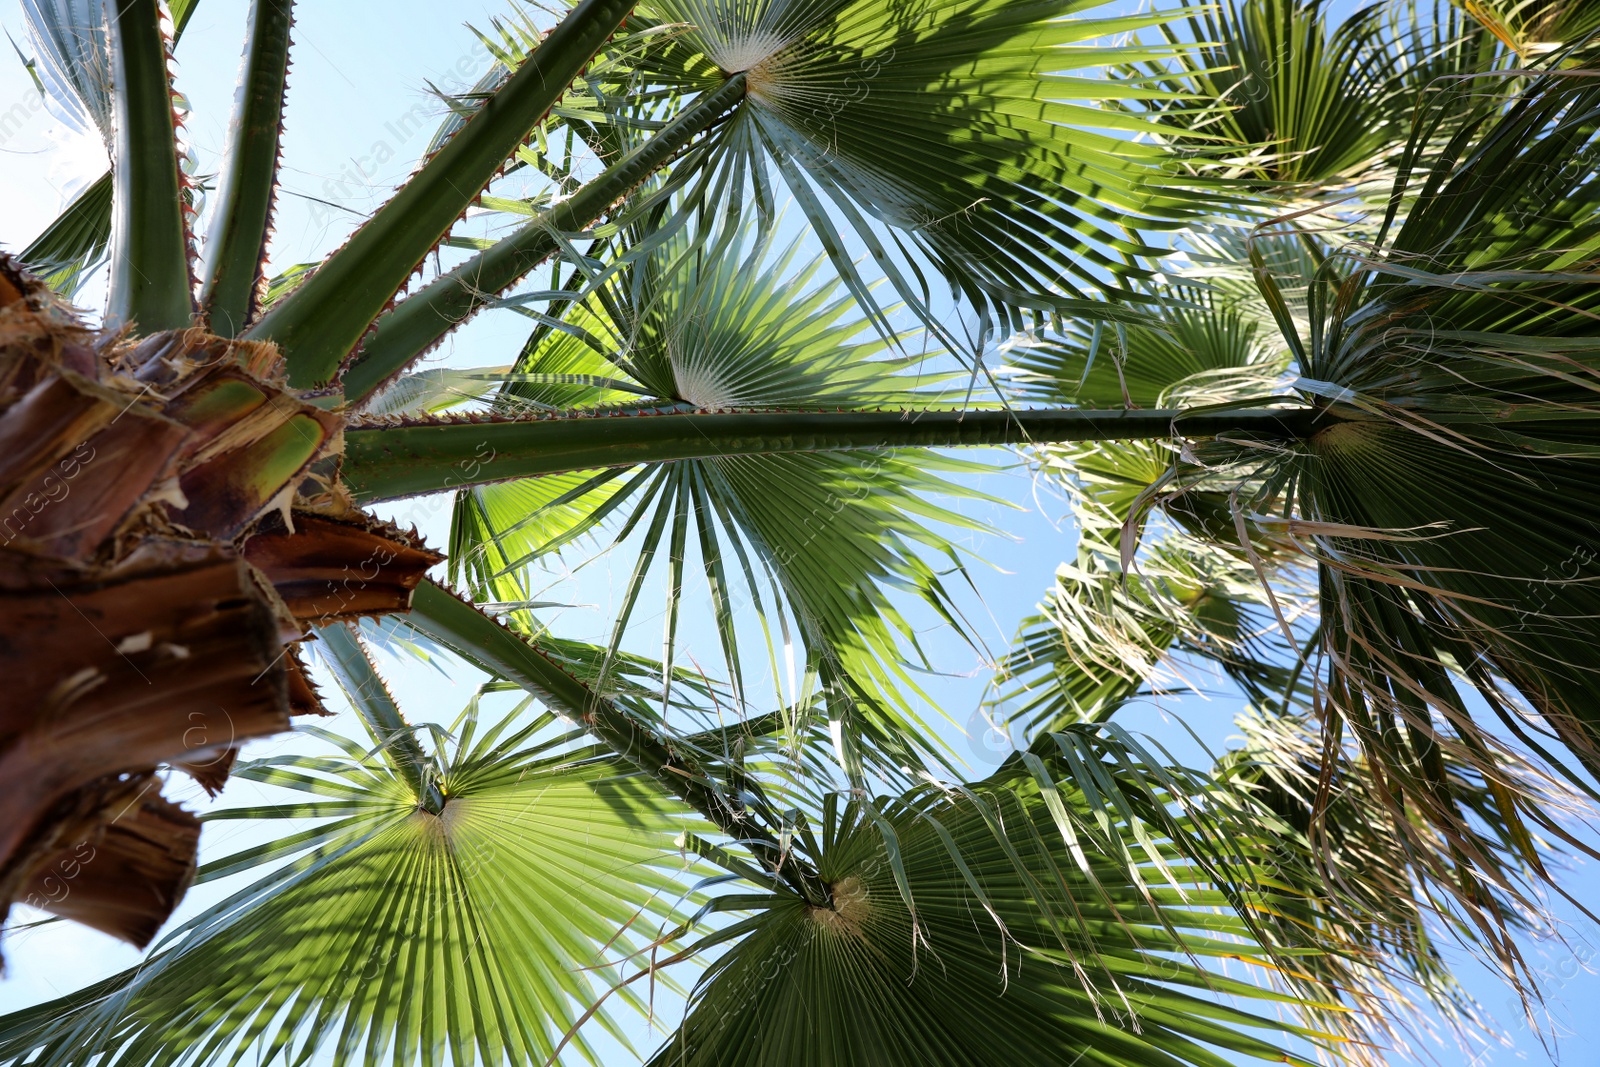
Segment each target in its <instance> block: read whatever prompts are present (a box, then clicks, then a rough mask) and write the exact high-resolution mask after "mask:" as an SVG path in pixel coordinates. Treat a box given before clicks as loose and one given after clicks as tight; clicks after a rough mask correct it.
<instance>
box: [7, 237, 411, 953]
mask: <svg viewBox="0 0 1600 1067" xmlns="http://www.w3.org/2000/svg"><path fill="white" fill-rule="evenodd" d="M91 342H92V339H91V338H90V337H89V336H88V335H87V333H86V332H85V331H84V330H83V329H82V328H81V327H80V326H79V325H78V324H77V323H76V321H75V320H74V319H73V318H72V316H71V314H70V312H69V311H68V310H67V309H65V308H64V307H63V306H62V305H60V304H59V303H58V302H57V301H56V300H55V298H54V297H53V296H52V295H51V294H49V293H48V292H47V291H45V290H44V289H43V287H42V286H40V285H39V284H38V283H37V282H35V281H34V280H32V279H30V278H28V277H27V276H25V275H23V274H21V273H19V272H18V271H16V270H15V269H13V268H12V267H11V265H10V263H9V261H7V260H6V259H5V257H4V256H3V255H0V674H3V676H4V677H5V678H6V679H7V684H6V687H5V689H4V690H3V692H0V918H3V916H4V914H5V910H6V908H7V907H8V906H9V903H10V902H11V901H14V900H26V901H29V902H31V903H35V904H37V905H38V906H40V907H43V908H45V909H46V910H49V911H53V912H54V913H55V914H58V915H62V916H64V917H66V918H70V919H74V920H76V921H79V922H82V923H85V924H87V925H89V926H92V927H94V928H95V929H98V930H103V931H105V932H106V933H109V934H112V935H113V936H116V937H120V938H123V939H124V940H128V941H132V942H133V943H134V944H137V945H140V946H143V945H145V944H147V943H148V942H149V940H150V938H151V937H153V936H154V934H155V932H156V931H157V929H159V927H160V926H161V924H162V923H163V922H164V921H165V920H166V917H167V916H168V914H170V912H171V909H172V908H173V907H174V906H176V904H177V903H178V901H179V900H180V899H181V898H182V895H183V892H184V889H185V888H186V887H187V885H188V882H189V879H190V877H191V876H192V874H193V870H194V862H195V848H196V844H197V842H198V838H199V824H198V822H197V821H196V820H195V819H194V817H193V816H191V815H188V814H187V813H185V812H183V811H181V810H180V809H178V808H177V807H176V806H175V805H173V804H171V803H170V802H168V801H166V800H164V799H163V798H162V797H161V795H160V789H159V779H158V778H156V777H155V773H156V770H157V768H159V767H161V766H172V767H175V768H177V769H180V770H184V771H186V772H187V773H189V774H190V775H191V776H192V777H193V778H194V779H195V780H196V781H197V782H199V783H200V784H201V786H203V787H204V788H205V789H206V790H207V791H208V792H211V793H215V792H216V791H217V790H219V789H221V788H222V786H223V783H224V782H225V781H226V779H227V777H228V774H229V772H230V770H231V769H232V766H233V763H234V760H235V759H236V758H237V755H238V752H239V748H240V746H241V745H242V744H244V743H245V742H247V741H249V740H251V739H252V738H257V737H263V736H266V735H269V734H273V733H277V732H279V731H282V730H284V729H286V728H287V727H288V725H289V716H290V715H291V714H325V712H324V710H323V708H322V703H321V700H320V698H319V696H318V694H317V692H316V689H315V687H314V686H313V685H312V684H311V681H310V678H309V676H308V675H307V673H306V670H305V666H304V664H303V663H302V662H301V660H300V659H299V656H298V653H297V651H296V648H295V645H296V643H297V642H299V641H300V640H301V639H303V638H304V637H305V635H306V634H307V632H308V631H309V628H310V624H311V623H312V622H313V621H318V622H320V621H323V620H327V619H333V618H357V617H360V616H363V615H372V614H384V613H388V612H394V611H405V610H408V609H409V608H410V604H411V593H412V591H413V590H414V589H415V588H416V586H417V584H418V583H419V582H420V581H421V580H422V577H423V574H424V572H425V571H426V570H427V569H428V568H429V567H431V566H433V565H434V564H435V563H437V562H438V561H439V559H440V556H439V555H438V554H437V553H434V552H432V551H430V550H428V549H427V548H426V547H425V546H423V545H422V544H421V543H420V542H419V541H418V540H417V539H416V537H415V535H413V534H406V533H404V532H402V531H399V530H395V529H393V528H392V527H388V526H386V525H384V524H382V523H379V522H377V521H376V520H373V519H372V518H371V517H370V516H367V515H365V514H364V513H362V512H360V511H359V510H357V509H355V508H354V507H352V506H350V505H348V503H347V502H346V501H347V498H346V497H345V495H344V494H343V492H342V491H341V490H340V489H339V487H338V485H337V482H336V479H334V478H332V476H331V474H316V475H313V474H312V471H313V468H316V469H317V470H319V471H324V472H331V471H332V470H333V469H334V468H335V464H334V462H333V459H332V458H330V457H336V456H337V453H338V451H339V450H340V448H341V447H342V436H341V433H342V426H343V418H342V416H340V415H338V414H335V413H332V412H328V411H325V410H322V409H320V408H317V407H315V406H313V405H311V404H308V403H306V402H305V401H304V400H302V399H301V398H300V397H299V396H297V395H295V394H293V393H291V392H290V391H288V390H287V389H285V388H284V387H283V386H282V384H281V383H279V382H275V381H269V380H265V379H263V378H262V377H260V376H259V373H263V372H267V371H270V369H271V368H274V367H276V366H277V365H278V360H277V358H276V353H275V350H273V349H272V348H271V346H263V345H260V344H254V343H241V342H231V341H227V340H224V339H221V338H217V337H212V336H210V335H208V334H206V333H205V332H204V331H202V330H198V329H195V330H188V331H180V332H167V333H163V334H157V335H154V336H151V337H147V338H142V339H139V340H137V341H136V342H133V343H125V342H124V341H123V340H122V339H121V338H118V337H107V338H102V339H100V340H98V341H95V342H93V343H91ZM252 369H254V370H256V371H257V372H258V373H256V374H253V373H251V370H252ZM324 460H326V462H322V463H320V465H319V461H324ZM303 490H304V491H303ZM297 500H299V501H300V502H301V506H300V509H299V510H297V511H296V513H295V514H294V516H293V520H292V521H293V526H292V532H291V527H290V526H289V525H287V524H286V523H285V521H284V519H283V516H285V515H287V514H288V513H289V511H290V508H291V507H293V506H295V502H296V501H297Z"/></svg>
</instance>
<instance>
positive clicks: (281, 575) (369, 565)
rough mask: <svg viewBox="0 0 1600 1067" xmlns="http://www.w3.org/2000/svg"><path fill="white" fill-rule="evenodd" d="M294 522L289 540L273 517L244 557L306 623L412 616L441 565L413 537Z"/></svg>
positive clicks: (305, 516)
mask: <svg viewBox="0 0 1600 1067" xmlns="http://www.w3.org/2000/svg"><path fill="white" fill-rule="evenodd" d="M358 514H359V513H358ZM362 518H365V516H362ZM292 520H293V522H294V532H292V533H291V532H290V531H289V530H288V529H287V528H286V527H285V526H284V525H283V523H282V522H281V521H279V520H277V519H276V517H274V518H273V520H271V521H270V522H269V523H265V524H263V532H260V533H257V534H256V535H255V536H254V537H252V538H250V540H249V541H247V542H246V543H245V547H244V553H245V558H246V559H247V560H249V561H250V562H251V563H252V564H254V565H255V566H256V567H257V568H259V569H260V570H261V572H262V573H263V574H265V575H266V576H267V577H268V579H270V580H271V582H272V584H273V587H274V588H275V589H276V590H277V591H278V595H279V596H281V597H282V598H283V601H284V603H285V604H287V605H288V606H289V610H290V611H292V612H294V616H295V618H297V619H301V620H304V621H306V622H314V623H316V624H318V625H321V624H323V623H328V622H335V621H338V620H348V619H357V618H361V617H362V616H372V615H389V614H393V613H394V612H399V611H407V610H409V609H410V607H411V594H412V593H413V592H414V591H415V590H416V588H417V585H418V584H419V583H420V582H421V581H422V579H423V577H424V576H425V575H426V574H427V571H428V568H429V567H432V566H434V565H435V564H437V563H439V562H440V561H441V560H442V559H444V556H443V555H441V554H440V553H438V552H435V551H433V550H432V549H430V548H428V547H427V546H425V545H423V544H422V543H421V541H420V539H418V538H417V537H416V536H415V535H414V534H408V533H406V532H404V531H402V530H398V529H395V528H394V527H392V526H388V525H386V524H383V523H379V522H375V521H373V520H371V519H366V521H359V520H336V519H331V518H327V517H324V516H321V515H313V514H309V513H307V512H301V511H297V512H295V513H294V514H293V516H292Z"/></svg>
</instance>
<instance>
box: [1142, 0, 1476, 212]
mask: <svg viewBox="0 0 1600 1067" xmlns="http://www.w3.org/2000/svg"><path fill="white" fill-rule="evenodd" d="M1193 7H1194V13H1193V14H1191V16H1190V17H1189V19H1188V20H1187V24H1186V27H1185V28H1186V29H1187V32H1188V36H1189V39H1191V40H1193V41H1196V42H1202V43H1201V45H1200V47H1198V48H1195V49H1193V50H1189V51H1180V52H1178V53H1177V54H1176V56H1175V57H1174V58H1173V60H1171V61H1170V64H1169V66H1168V67H1167V68H1166V69H1165V70H1164V71H1161V68H1156V67H1149V66H1145V67H1136V68H1133V71H1132V72H1135V73H1146V74H1155V73H1157V72H1158V71H1161V72H1162V73H1165V75H1166V77H1165V78H1164V79H1163V80H1162V81H1161V82H1160V84H1162V85H1163V86H1164V87H1166V88H1169V89H1171V90H1172V91H1173V92H1174V93H1175V94H1182V95H1180V96H1179V97H1178V99H1176V100H1175V101H1173V102H1170V103H1159V102H1158V103H1156V104H1155V105H1154V107H1155V109H1156V110H1158V111H1159V112H1160V113H1161V115H1162V119H1163V121H1164V122H1166V123H1168V124H1170V125H1171V126H1174V127H1176V128H1178V129H1179V130H1182V131H1183V133H1182V134H1180V135H1179V139H1180V141H1182V140H1184V139H1187V138H1188V137H1192V136H1195V135H1199V136H1201V137H1204V138H1206V139H1207V140H1209V139H1212V138H1224V139H1225V140H1226V142H1227V143H1229V144H1230V145H1232V146H1236V147H1235V154H1234V155H1233V156H1232V157H1230V158H1228V159H1227V161H1226V166H1227V171H1228V173H1230V174H1231V175H1232V176H1234V177H1237V178H1241V179H1245V180H1248V181H1251V182H1255V183H1259V182H1269V183H1275V184H1279V185H1282V186H1286V187H1288V188H1289V189H1291V190H1293V191H1295V192H1298V193H1301V194H1304V193H1307V192H1315V191H1318V190H1322V189H1331V188H1335V187H1341V191H1344V188H1346V187H1348V186H1349V184H1350V183H1351V182H1352V181H1354V182H1360V181H1363V180H1367V179H1370V178H1371V177H1373V171H1374V170H1375V168H1379V167H1381V165H1382V164H1384V163H1385V162H1386V161H1387V157H1391V156H1393V155H1394V154H1395V153H1397V152H1398V151H1399V150H1400V149H1401V148H1403V147H1404V145H1405V143H1406V140H1407V138H1408V137H1409V135H1410V131H1411V118H1412V111H1413V109H1414V108H1415V107H1416V106H1417V104H1418V103H1420V102H1421V101H1422V99H1423V94H1425V93H1428V92H1437V90H1438V87H1439V82H1438V80H1439V79H1448V78H1450V77H1451V76H1460V75H1463V74H1467V73H1471V72H1474V71H1476V70H1480V69H1482V65H1483V62H1484V60H1485V53H1484V47H1485V46H1484V42H1483V40H1482V39H1481V38H1482V35H1481V34H1478V35H1473V34H1472V33H1471V32H1470V30H1471V29H1472V28H1473V23H1472V22H1471V21H1470V20H1468V19H1466V18H1463V17H1462V16H1461V15H1460V14H1459V13H1458V12H1456V11H1454V9H1452V8H1451V7H1450V6H1449V5H1448V4H1447V3H1446V2H1445V0H1433V2H1432V3H1429V2H1427V0H1422V2H1418V0H1409V2H1401V3H1396V4H1394V5H1392V6H1391V7H1390V8H1389V10H1388V11H1387V12H1385V10H1384V9H1383V8H1382V7H1381V6H1380V5H1378V4H1375V3H1374V4H1371V5H1368V6H1365V7H1362V8H1359V9H1357V10H1356V11H1354V12H1353V13H1351V14H1350V15H1349V16H1348V17H1347V18H1346V19H1345V20H1344V21H1342V22H1339V23H1337V24H1336V23H1334V21H1333V18H1332V12H1331V11H1330V5H1329V4H1328V3H1327V2H1326V0H1226V2H1225V3H1223V4H1221V5H1219V6H1218V7H1215V8H1209V7H1202V6H1201V5H1198V4H1195V5H1193ZM1163 32H1164V33H1165V34H1166V35H1167V38H1168V39H1169V40H1170V41H1172V42H1173V43H1175V44H1176V43H1177V42H1178V41H1179V40H1180V37H1179V36H1178V34H1177V33H1176V32H1175V31H1174V29H1173V28H1171V27H1164V28H1163ZM1492 43H1493V42H1492V41H1490V42H1489V44H1490V45H1492ZM1458 99H1459V98H1458ZM1219 101H1220V102H1222V103H1223V104H1225V105H1226V106H1225V107H1224V108H1222V109H1217V108H1215V107H1214V106H1211V107H1207V106H1204V104H1212V105H1214V104H1215V103H1216V102H1219ZM1202 102H1204V104H1202Z"/></svg>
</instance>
